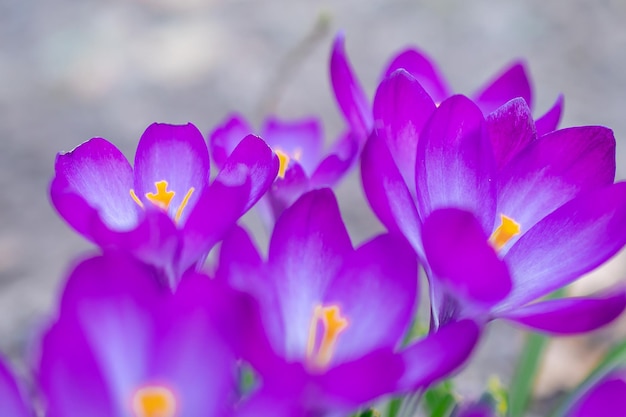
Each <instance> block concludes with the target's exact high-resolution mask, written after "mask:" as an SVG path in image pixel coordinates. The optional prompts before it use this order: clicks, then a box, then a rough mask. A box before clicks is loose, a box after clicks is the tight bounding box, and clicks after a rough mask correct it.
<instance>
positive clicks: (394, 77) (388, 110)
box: [374, 69, 435, 192]
mask: <svg viewBox="0 0 626 417" xmlns="http://www.w3.org/2000/svg"><path fill="white" fill-rule="evenodd" d="M434 110H435V103H434V102H433V100H432V99H431V98H430V96H429V95H428V93H427V92H426V90H424V88H422V86H421V85H420V83H419V82H418V81H417V80H416V79H415V78H413V77H412V76H411V75H410V74H409V73H408V72H406V71H405V70H404V69H398V70H396V71H395V72H393V73H392V74H391V75H389V76H388V77H387V78H385V79H384V80H383V81H382V82H381V83H380V85H379V86H378V90H377V92H376V96H375V98H374V125H375V127H376V130H377V132H378V136H379V137H380V138H381V139H382V140H383V141H384V142H385V143H386V144H387V147H388V148H389V152H390V153H391V155H392V157H393V160H394V161H395V163H396V166H397V167H398V170H399V171H400V173H401V174H402V177H403V178H404V181H405V182H406V184H407V186H408V187H409V190H411V191H412V192H415V157H416V152H417V141H418V138H419V134H420V132H421V130H422V128H423V127H424V124H425V123H426V121H427V120H428V118H429V117H430V115H431V114H432V113H433V111H434Z"/></svg>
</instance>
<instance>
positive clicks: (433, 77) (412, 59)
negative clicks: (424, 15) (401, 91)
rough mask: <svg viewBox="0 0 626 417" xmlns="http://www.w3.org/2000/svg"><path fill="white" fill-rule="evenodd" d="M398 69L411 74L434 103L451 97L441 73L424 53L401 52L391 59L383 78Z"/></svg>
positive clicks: (407, 50) (410, 49)
mask: <svg viewBox="0 0 626 417" xmlns="http://www.w3.org/2000/svg"><path fill="white" fill-rule="evenodd" d="M399 68H404V69H405V70H406V71H407V72H408V73H409V74H411V75H412V76H413V77H414V78H415V79H416V80H417V81H418V82H419V83H420V84H421V85H422V86H423V87H424V89H425V90H426V91H427V92H428V94H429V95H430V97H431V98H432V99H433V100H434V102H435V103H441V102H442V101H444V100H445V99H446V98H448V97H450V96H451V95H452V94H451V92H450V91H451V90H450V88H449V87H448V84H447V83H446V81H445V79H444V77H443V76H442V75H441V71H440V70H439V68H437V66H436V65H435V62H434V61H433V60H432V59H430V58H429V57H428V56H427V55H426V54H425V53H424V52H422V51H419V50H417V49H415V48H409V49H405V50H403V51H401V52H400V53H398V54H397V55H396V56H395V57H394V58H392V60H391V62H390V63H389V65H388V66H387V69H386V71H385V73H384V76H383V77H388V76H389V75H391V74H392V73H393V72H394V71H395V70H397V69H399Z"/></svg>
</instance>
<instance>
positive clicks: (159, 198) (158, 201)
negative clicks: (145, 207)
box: [146, 180, 176, 210]
mask: <svg viewBox="0 0 626 417" xmlns="http://www.w3.org/2000/svg"><path fill="white" fill-rule="evenodd" d="M154 185H155V186H156V189H157V192H156V193H146V198H147V199H148V200H150V202H151V203H152V204H154V205H155V206H157V207H160V208H161V209H163V210H167V209H169V207H170V202H171V201H172V198H174V195H175V194H176V193H175V192H174V191H167V181H165V180H163V181H157V182H155V183H154Z"/></svg>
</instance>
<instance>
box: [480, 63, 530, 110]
mask: <svg viewBox="0 0 626 417" xmlns="http://www.w3.org/2000/svg"><path fill="white" fill-rule="evenodd" d="M473 97H474V100H475V101H476V104H477V105H478V107H480V109H481V110H482V111H483V113H484V114H489V113H491V112H492V111H494V110H495V109H497V108H498V107H500V106H502V105H503V104H504V103H506V102H507V101H509V100H511V99H514V98H516V97H521V98H523V99H524V100H525V101H526V103H528V107H530V108H531V109H532V108H533V102H532V93H531V86H530V81H529V79H528V75H527V74H526V69H525V68H524V64H523V63H521V62H515V63H513V64H512V65H511V66H510V67H508V68H507V69H505V70H504V71H503V72H502V73H501V74H500V75H498V76H496V78H495V79H493V80H492V81H490V82H488V83H487V84H486V86H485V87H483V89H482V90H480V91H479V92H478V93H476V94H474V95H473Z"/></svg>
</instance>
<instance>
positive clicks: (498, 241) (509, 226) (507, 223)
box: [489, 214, 522, 251]
mask: <svg viewBox="0 0 626 417" xmlns="http://www.w3.org/2000/svg"><path fill="white" fill-rule="evenodd" d="M521 230H522V228H521V226H520V224H519V223H517V222H516V221H515V220H513V219H512V218H510V217H507V216H505V215H504V214H500V226H498V228H497V229H496V230H495V231H494V232H493V233H492V234H491V237H490V238H489V243H491V246H493V247H494V248H495V249H496V250H497V251H499V250H500V249H502V248H503V247H504V245H506V244H507V243H508V241H509V240H511V238H513V236H516V235H519V234H520V232H521Z"/></svg>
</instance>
